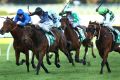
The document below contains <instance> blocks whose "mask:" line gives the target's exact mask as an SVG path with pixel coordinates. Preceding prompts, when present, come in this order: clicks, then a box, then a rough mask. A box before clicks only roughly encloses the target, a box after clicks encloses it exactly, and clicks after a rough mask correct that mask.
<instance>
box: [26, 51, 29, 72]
mask: <svg viewBox="0 0 120 80" xmlns="http://www.w3.org/2000/svg"><path fill="white" fill-rule="evenodd" d="M26 66H27V72H29V52H27V53H26Z"/></svg>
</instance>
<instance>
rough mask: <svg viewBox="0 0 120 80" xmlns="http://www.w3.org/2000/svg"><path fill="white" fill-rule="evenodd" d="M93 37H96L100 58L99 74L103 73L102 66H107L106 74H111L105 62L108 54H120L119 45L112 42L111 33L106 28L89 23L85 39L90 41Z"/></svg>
mask: <svg viewBox="0 0 120 80" xmlns="http://www.w3.org/2000/svg"><path fill="white" fill-rule="evenodd" d="M94 36H96V37H97V40H96V46H97V49H98V52H99V55H100V57H101V58H102V62H101V70H100V74H102V73H103V67H104V65H106V66H107V69H108V72H111V70H110V67H109V63H108V61H107V58H108V54H109V52H111V51H116V52H119V53H120V47H119V44H116V43H115V42H114V40H113V35H112V32H110V30H109V29H108V28H106V27H103V26H102V25H101V24H99V23H97V22H89V25H88V28H87V39H88V40H89V41H90V40H91V39H92V38H93V37H94Z"/></svg>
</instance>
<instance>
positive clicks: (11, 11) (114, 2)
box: [0, 0, 120, 27]
mask: <svg viewBox="0 0 120 80" xmlns="http://www.w3.org/2000/svg"><path fill="white" fill-rule="evenodd" d="M101 1H102V2H103V4H102V6H105V7H107V8H108V9H110V10H111V11H113V13H114V14H115V17H116V19H115V21H114V24H113V25H117V26H120V22H119V21H120V8H119V6H120V0H72V1H71V3H70V4H72V8H73V9H72V10H73V11H74V12H76V13H77V14H78V15H79V18H80V21H81V25H85V26H87V25H88V23H89V21H98V22H101V21H102V19H103V17H102V16H100V15H99V14H98V13H96V11H95V10H96V8H97V7H98V6H99V5H100V3H101ZM68 2H69V0H0V16H5V17H6V16H9V17H14V16H15V14H16V11H17V10H18V9H19V8H21V9H23V10H24V11H25V12H28V6H29V11H30V12H33V11H34V10H35V8H36V7H38V6H39V7H41V8H42V9H43V10H45V11H50V10H52V11H54V12H56V13H57V14H59V13H60V12H61V11H62V10H63V8H64V7H65V5H66V4H67V3H68ZM34 19H35V20H36V18H33V20H34ZM35 20H34V21H35ZM3 21H4V19H1V18H0V27H1V26H2V23H3Z"/></svg>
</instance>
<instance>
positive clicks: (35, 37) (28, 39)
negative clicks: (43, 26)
mask: <svg viewBox="0 0 120 80" xmlns="http://www.w3.org/2000/svg"><path fill="white" fill-rule="evenodd" d="M32 26H33V25H31V26H29V25H28V26H26V27H25V28H20V27H18V26H17V25H16V24H15V23H14V22H13V21H12V20H11V19H10V18H7V19H6V21H5V22H4V24H3V27H2V29H1V33H5V32H11V34H12V35H13V38H14V43H13V45H14V49H15V52H16V53H15V54H16V63H17V64H18V63H19V56H20V55H19V54H20V51H22V52H23V50H24V49H25V50H29V49H31V50H32V51H33V54H34V55H36V58H37V59H38V64H37V72H36V74H38V73H39V70H40V67H41V66H42V68H43V69H44V70H45V72H46V73H48V70H47V68H46V67H45V66H44V64H43V57H44V55H45V54H46V53H47V52H48V51H49V50H50V47H49V44H48V40H47V38H46V36H45V34H44V32H43V31H42V30H38V29H36V28H35V27H34V26H33V27H32ZM19 29H21V30H22V32H20V30H19ZM54 32H55V31H54ZM20 33H21V36H22V37H21V38H22V40H21V43H20V42H19V41H20V39H21V38H20V39H19V35H16V34H20ZM55 35H58V34H56V32H55ZM60 38H61V36H60V37H56V42H55V44H54V45H53V47H52V48H55V49H56V50H57V47H58V45H57V44H58V43H59V42H60ZM16 39H17V40H18V41H17V42H15V40H16ZM17 43H20V44H21V45H23V43H24V45H25V46H24V47H23V48H22V49H18V48H19V46H18V45H16V46H15V44H17ZM26 45H27V46H26ZM59 46H60V45H59ZM62 47H63V48H64V46H62ZM61 50H65V49H61ZM18 51H19V53H18ZM64 52H65V51H64ZM65 54H66V56H67V58H68V60H69V62H72V61H71V60H72V59H71V57H70V55H69V53H67V52H65ZM27 55H28V53H27ZM27 59H28V58H27ZM28 61H29V60H28ZM56 61H57V60H56ZM72 63H73V62H72Z"/></svg>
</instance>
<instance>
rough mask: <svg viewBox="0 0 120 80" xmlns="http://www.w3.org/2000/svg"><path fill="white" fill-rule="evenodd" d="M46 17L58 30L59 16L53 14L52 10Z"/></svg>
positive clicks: (59, 24)
mask: <svg viewBox="0 0 120 80" xmlns="http://www.w3.org/2000/svg"><path fill="white" fill-rule="evenodd" d="M48 15H49V16H50V17H51V18H52V21H53V23H54V27H57V28H60V26H61V23H60V16H59V15H57V14H56V13H55V12H53V11H52V10H50V11H49V12H48Z"/></svg>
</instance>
